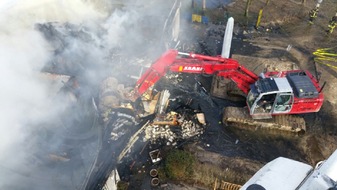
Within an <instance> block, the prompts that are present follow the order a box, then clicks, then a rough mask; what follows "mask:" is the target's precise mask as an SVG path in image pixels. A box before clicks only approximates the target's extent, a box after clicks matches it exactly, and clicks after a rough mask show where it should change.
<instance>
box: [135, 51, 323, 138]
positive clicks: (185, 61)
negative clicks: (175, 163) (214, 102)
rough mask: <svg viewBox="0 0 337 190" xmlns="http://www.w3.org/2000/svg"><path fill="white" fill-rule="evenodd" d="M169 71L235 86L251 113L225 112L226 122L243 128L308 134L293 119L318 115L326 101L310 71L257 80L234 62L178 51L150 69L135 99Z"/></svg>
mask: <svg viewBox="0 0 337 190" xmlns="http://www.w3.org/2000/svg"><path fill="white" fill-rule="evenodd" d="M169 71H170V72H176V73H195V74H206V75H216V76H220V77H223V78H227V79H230V80H232V81H233V82H235V84H236V85H237V87H238V88H239V89H240V90H241V91H242V92H244V94H246V104H247V107H248V109H246V108H245V109H246V110H247V111H244V110H242V108H234V107H229V108H225V110H224V117H223V122H224V123H227V124H230V125H233V124H234V125H235V124H236V126H239V127H243V128H247V126H248V128H250V129H256V128H261V127H262V128H268V129H275V128H277V129H280V130H283V131H291V132H296V133H298V132H300V131H305V122H304V120H303V118H301V117H296V116H293V117H292V116H290V115H292V114H303V113H312V112H318V111H319V110H320V108H321V106H322V104H323V99H324V98H323V93H322V87H320V85H319V82H318V80H317V79H316V78H315V77H314V76H313V75H312V74H311V73H310V72H309V71H304V70H289V71H280V72H276V71H272V72H265V73H261V74H260V75H259V76H258V75H256V74H255V73H253V72H252V71H250V70H248V69H247V68H245V67H244V66H242V65H240V64H239V63H238V62H237V61H236V60H234V59H231V58H222V57H212V56H205V55H200V54H194V53H180V52H178V51H177V50H169V51H167V52H166V53H165V54H163V55H162V56H161V57H160V58H159V59H158V60H157V61H156V62H154V63H153V64H152V65H151V67H150V68H149V69H148V70H147V71H146V72H145V73H144V74H143V75H142V76H141V78H140V79H139V80H138V81H137V83H136V87H135V89H134V95H135V96H136V97H139V96H141V95H142V94H143V93H144V92H146V91H147V90H148V89H149V88H150V87H151V86H153V85H154V84H155V83H156V82H157V81H158V80H159V79H160V78H162V77H163V76H164V75H165V74H166V73H167V72H169ZM247 112H248V114H247ZM272 116H274V117H272Z"/></svg>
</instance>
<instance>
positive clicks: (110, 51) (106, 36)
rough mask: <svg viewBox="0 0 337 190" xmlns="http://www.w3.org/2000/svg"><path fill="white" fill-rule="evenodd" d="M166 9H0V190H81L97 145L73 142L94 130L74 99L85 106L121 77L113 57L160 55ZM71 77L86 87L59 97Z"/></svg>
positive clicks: (22, 5) (40, 1)
mask: <svg viewBox="0 0 337 190" xmlns="http://www.w3.org/2000/svg"><path fill="white" fill-rule="evenodd" d="M171 6H172V2H168V1H155V0H152V1H147V0H143V1H140V0H138V1H131V0H130V1H104V0H102V1H94V0H93V1H84V0H72V1H63V0H61V1H60V0H31V1H24V0H16V1H12V0H2V1H1V2H0V13H1V16H0V24H1V26H2V27H1V28H0V41H1V43H0V52H1V53H0V54H1V55H0V63H1V64H0V75H1V80H0V88H1V93H0V105H1V107H0V114H1V119H0V131H1V132H0V152H1V154H0V155H1V156H0V179H1V180H0V189H77V188H78V187H79V186H80V183H81V181H82V180H83V178H84V177H85V173H86V172H87V170H88V168H89V167H90V163H91V161H90V159H89V158H88V159H84V158H85V157H89V156H90V155H92V154H93V153H94V152H95V148H96V146H97V143H96V142H95V141H92V142H84V141H80V142H76V143H74V141H75V140H76V138H75V137H73V138H72V137H71V135H73V134H74V136H76V135H75V134H82V136H80V135H79V136H76V137H77V138H78V139H83V138H84V136H85V135H87V134H89V133H88V132H87V130H88V131H90V130H95V129H92V128H90V126H91V125H93V124H92V123H90V122H92V121H91V120H93V118H94V117H93V116H92V115H94V114H93V113H92V112H91V111H88V110H90V109H88V110H87V108H86V107H83V105H82V104H81V105H79V103H78V102H77V103H76V97H77V95H78V94H81V95H82V97H83V96H84V97H87V99H88V100H90V97H95V89H96V86H98V84H99V82H100V81H101V80H102V78H104V77H105V76H108V75H109V74H113V73H116V72H117V73H118V72H119V70H118V69H125V70H127V67H125V63H124V62H123V61H121V60H119V62H117V61H116V60H114V59H113V57H114V56H115V55H116V54H121V55H124V56H125V57H128V58H129V59H130V58H132V57H134V58H136V57H139V56H141V57H151V58H155V57H157V56H158V55H159V54H160V53H162V51H163V50H164V49H165V46H164V45H163V40H164V38H163V36H162V35H163V34H164V31H163V30H164V29H163V26H164V23H165V20H166V17H167V15H168V13H169V12H170V9H171ZM125 61H128V60H125ZM123 65H124V67H123ZM50 71H53V72H54V73H57V74H61V75H59V76H62V77H63V78H62V77H61V79H59V78H58V79H57V80H55V75H51V74H50ZM72 77H76V78H77V79H78V80H79V81H80V82H81V84H84V85H83V86H81V88H79V89H77V91H75V92H76V93H78V94H76V93H72V94H69V93H68V94H67V93H60V92H61V88H63V89H64V88H65V86H64V83H66V84H67V83H68V79H69V78H70V80H71V79H72ZM83 94H84V95H83ZM77 101H78V99H77ZM83 101H84V102H85V101H86V99H85V100H83ZM86 103H87V102H86ZM89 104H90V103H89ZM83 118H86V119H83ZM81 127H82V128H81ZM95 143H96V144H95ZM74 144H76V145H77V146H76V147H75V148H74V147H73V145H74ZM80 146H83V148H81V147H80ZM81 150H83V152H81ZM73 160H75V161H73Z"/></svg>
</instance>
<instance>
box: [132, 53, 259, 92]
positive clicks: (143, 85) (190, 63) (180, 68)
mask: <svg viewBox="0 0 337 190" xmlns="http://www.w3.org/2000/svg"><path fill="white" fill-rule="evenodd" d="M178 55H181V56H182V58H178ZM168 71H171V72H177V73H195V74H209V75H218V76H222V77H225V78H228V79H231V80H233V81H234V82H235V83H236V84H237V85H238V87H239V88H240V89H241V90H242V91H243V92H244V93H246V94H248V92H249V90H250V85H251V84H253V83H254V82H255V81H257V80H258V76H257V75H256V74H255V73H253V72H251V71H249V70H248V69H246V68H245V67H243V66H242V65H240V64H239V63H238V62H237V61H236V60H233V59H230V58H222V57H212V56H205V55H200V54H194V53H189V54H188V53H180V52H178V51H177V50H168V51H167V52H166V53H164V54H163V55H162V56H161V57H160V58H159V59H158V60H157V61H155V62H154V63H153V64H152V65H151V67H150V68H149V69H148V70H147V71H146V72H145V73H144V74H143V75H142V76H141V78H140V79H139V80H138V81H137V83H136V86H135V89H134V97H135V98H137V97H139V96H141V95H142V94H143V93H144V92H146V91H147V90H148V89H149V88H150V87H151V86H153V85H154V84H155V83H156V82H157V81H158V80H160V78H162V77H163V76H164V75H165V74H166V73H167V72H168Z"/></svg>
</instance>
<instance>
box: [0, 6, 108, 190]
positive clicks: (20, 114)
mask: <svg viewBox="0 0 337 190" xmlns="http://www.w3.org/2000/svg"><path fill="white" fill-rule="evenodd" d="M102 17H103V15H102V14H101V13H99V12H97V11H95V10H94V8H93V7H92V6H88V5H87V4H85V3H83V2H82V1H79V0H72V1H60V0H48V1H47V0H31V1H25V0H17V1H12V0H2V1H1V2H0V24H1V27H0V42H1V43H0V52H1V53H0V76H1V77H0V78H1V80H0V89H1V90H0V105H1V106H0V115H1V116H0V118H1V119H0V131H1V132H0V155H1V156H0V179H1V180H0V189H8V188H11V189H21V188H22V187H24V185H23V184H20V183H21V182H24V181H22V180H21V179H25V178H27V179H28V180H29V176H31V177H32V178H34V173H33V172H34V171H32V170H33V169H34V168H33V167H31V166H30V164H32V163H29V162H30V161H31V160H29V158H30V157H31V155H32V154H33V153H34V152H36V151H37V150H36V149H37V147H32V146H31V145H34V143H32V142H34V141H35V140H36V139H35V138H36V136H34V135H33V133H32V132H33V131H34V130H35V128H36V127H37V126H36V125H38V124H39V123H43V122H46V121H48V120H52V119H53V118H54V116H55V115H56V114H57V113H59V112H60V111H62V110H63V109H64V108H65V107H66V106H67V105H65V104H55V102H54V101H53V100H54V99H53V97H54V96H55V94H54V93H55V90H54V89H53V86H50V84H51V83H49V82H48V80H46V78H42V76H41V73H40V71H41V68H42V67H43V66H44V65H45V63H46V62H47V61H48V60H49V59H50V58H51V55H52V52H51V51H50V50H51V47H50V45H49V44H48V42H47V41H46V40H45V39H44V37H43V36H42V35H41V33H40V32H39V31H37V30H35V29H34V25H35V24H36V23H43V22H51V21H52V22H66V21H67V22H72V23H80V22H83V21H86V20H94V19H100V18H102ZM20 181H21V182H20ZM31 184H34V182H33V183H31ZM31 184H26V185H27V186H26V187H29V185H31ZM20 187H21V188H20Z"/></svg>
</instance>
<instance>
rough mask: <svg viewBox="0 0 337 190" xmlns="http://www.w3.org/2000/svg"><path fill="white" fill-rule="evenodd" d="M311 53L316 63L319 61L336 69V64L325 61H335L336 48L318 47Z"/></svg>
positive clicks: (336, 58)
mask: <svg viewBox="0 0 337 190" xmlns="http://www.w3.org/2000/svg"><path fill="white" fill-rule="evenodd" d="M312 54H313V55H314V56H315V58H314V61H315V62H316V63H320V64H323V65H326V66H328V67H331V68H334V69H337V66H336V65H337V64H336V65H332V64H329V63H326V61H330V62H337V48H320V49H317V50H316V51H315V52H313V53H312Z"/></svg>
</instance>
